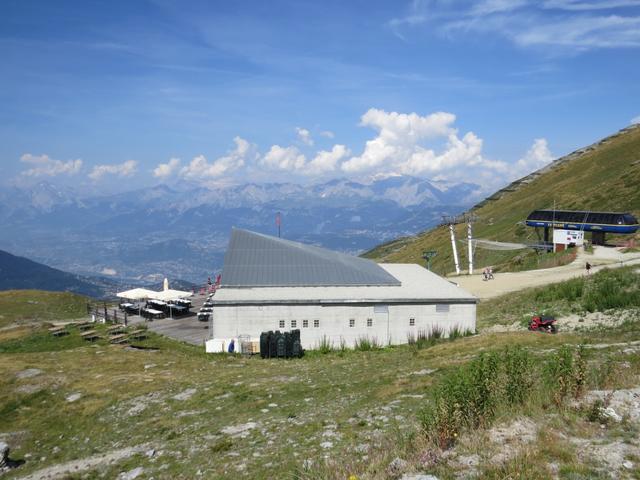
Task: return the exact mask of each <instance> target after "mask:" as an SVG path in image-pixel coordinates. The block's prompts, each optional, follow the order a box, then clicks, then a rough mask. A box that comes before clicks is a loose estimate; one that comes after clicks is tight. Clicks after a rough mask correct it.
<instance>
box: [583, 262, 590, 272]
mask: <svg viewBox="0 0 640 480" xmlns="http://www.w3.org/2000/svg"><path fill="white" fill-rule="evenodd" d="M584 268H585V269H586V270H587V275H590V274H591V264H590V263H589V262H587V264H586V265H585V266H584Z"/></svg>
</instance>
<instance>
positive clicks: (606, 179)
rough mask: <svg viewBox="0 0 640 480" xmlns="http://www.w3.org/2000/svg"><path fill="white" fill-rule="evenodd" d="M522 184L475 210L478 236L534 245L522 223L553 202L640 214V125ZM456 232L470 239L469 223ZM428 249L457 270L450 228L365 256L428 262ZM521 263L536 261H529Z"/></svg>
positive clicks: (482, 255) (487, 258) (490, 258)
mask: <svg viewBox="0 0 640 480" xmlns="http://www.w3.org/2000/svg"><path fill="white" fill-rule="evenodd" d="M534 177H535V178H534ZM522 180H525V181H522ZM519 182H520V183H518V182H514V184H512V185H510V186H509V187H507V188H506V189H503V190H502V191H500V192H496V194H494V195H492V196H491V197H489V198H488V199H487V200H485V201H483V202H481V203H480V204H478V205H477V206H476V207H474V208H472V209H471V211H472V212H473V213H474V214H476V215H477V216H478V217H479V218H480V220H479V221H478V223H476V224H475V226H474V237H477V238H483V239H490V240H498V241H506V242H509V241H519V242H535V241H537V237H536V235H535V232H534V230H533V229H531V228H528V227H524V226H522V225H520V224H519V222H521V221H523V220H524V219H525V218H526V217H527V215H528V214H529V213H530V212H531V211H532V210H534V209H539V208H552V207H553V204H554V200H555V205H556V208H558V209H574V210H582V209H585V210H589V209H592V210H599V211H602V210H615V211H631V212H632V213H634V214H635V215H636V216H638V215H639V214H640V189H639V188H638V185H640V127H635V128H629V129H626V130H623V131H621V132H620V133H618V134H616V135H614V136H611V137H608V138H607V139H605V140H603V141H602V142H600V143H598V144H596V145H593V146H592V147H588V148H587V149H584V150H583V151H578V152H574V153H573V154H571V155H568V156H567V157H563V159H559V160H558V161H557V162H556V163H555V165H554V166H552V168H550V169H548V171H544V172H542V171H541V172H540V174H538V175H537V174H533V175H532V176H530V177H525V179H521V180H520V181H519ZM509 190H511V191H509ZM456 231H457V237H458V238H459V239H463V238H466V226H465V225H458V226H457V230H456ZM460 246H462V245H460ZM425 250H437V252H438V256H437V257H436V258H435V260H434V261H433V262H432V265H433V268H434V270H435V271H437V272H439V273H446V272H449V271H451V270H453V268H452V267H453V260H452V253H451V245H450V241H449V232H448V229H447V228H445V227H438V228H434V229H432V230H429V231H427V232H424V233H422V234H420V235H418V236H416V237H409V238H401V239H398V240H396V241H393V242H390V243H387V244H384V245H381V246H379V247H377V248H375V249H373V250H371V251H369V252H367V253H366V254H365V255H364V256H366V257H368V258H373V259H375V260H377V261H383V262H399V263H400V262H419V263H423V262H424V261H423V260H422V258H421V257H422V252H423V251H425ZM462 250H463V249H462V248H460V249H459V251H462ZM476 255H477V257H476V266H477V267H482V266H485V265H496V264H500V263H504V262H508V261H510V260H511V261H512V260H513V256H514V255H522V253H521V252H516V253H509V252H491V251H488V250H481V249H477V250H476ZM461 256H462V258H461V262H462V265H463V268H464V266H466V265H465V262H466V261H467V260H466V253H465V252H462V255H461ZM520 261H522V262H529V263H531V261H530V259H528V258H522V259H521V260H520ZM516 263H518V261H516V262H513V261H512V262H511V265H510V267H511V269H514V267H517V265H515V264H516ZM534 263H535V262H534ZM529 266H535V265H533V264H531V265H529Z"/></svg>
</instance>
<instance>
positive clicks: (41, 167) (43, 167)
mask: <svg viewBox="0 0 640 480" xmlns="http://www.w3.org/2000/svg"><path fill="white" fill-rule="evenodd" d="M20 161H21V162H23V163H26V164H27V165H30V166H31V168H29V169H27V170H25V171H23V172H22V175H25V176H27V177H55V176H58V175H75V174H77V173H78V172H80V170H81V169H82V160H80V159H78V160H69V161H67V162H63V161H61V160H54V159H52V158H50V157H49V156H48V155H32V154H30V153H25V154H24V155H22V156H21V157H20Z"/></svg>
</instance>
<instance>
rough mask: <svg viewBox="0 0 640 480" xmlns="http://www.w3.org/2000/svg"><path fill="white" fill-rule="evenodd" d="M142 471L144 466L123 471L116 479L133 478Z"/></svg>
mask: <svg viewBox="0 0 640 480" xmlns="http://www.w3.org/2000/svg"><path fill="white" fill-rule="evenodd" d="M143 473H144V468H142V467H136V468H134V469H133V470H129V471H128V472H123V473H121V474H120V475H119V476H118V480H134V479H135V478H138V477H139V476H140V475H142V474H143Z"/></svg>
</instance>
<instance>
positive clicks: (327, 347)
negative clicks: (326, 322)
mask: <svg viewBox="0 0 640 480" xmlns="http://www.w3.org/2000/svg"><path fill="white" fill-rule="evenodd" d="M317 350H318V351H319V352H320V353H322V354H324V355H326V354H327V353H330V352H333V350H334V348H333V342H332V341H331V340H329V338H328V337H327V336H326V335H323V336H322V338H321V339H320V341H319V342H318V348H317Z"/></svg>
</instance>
